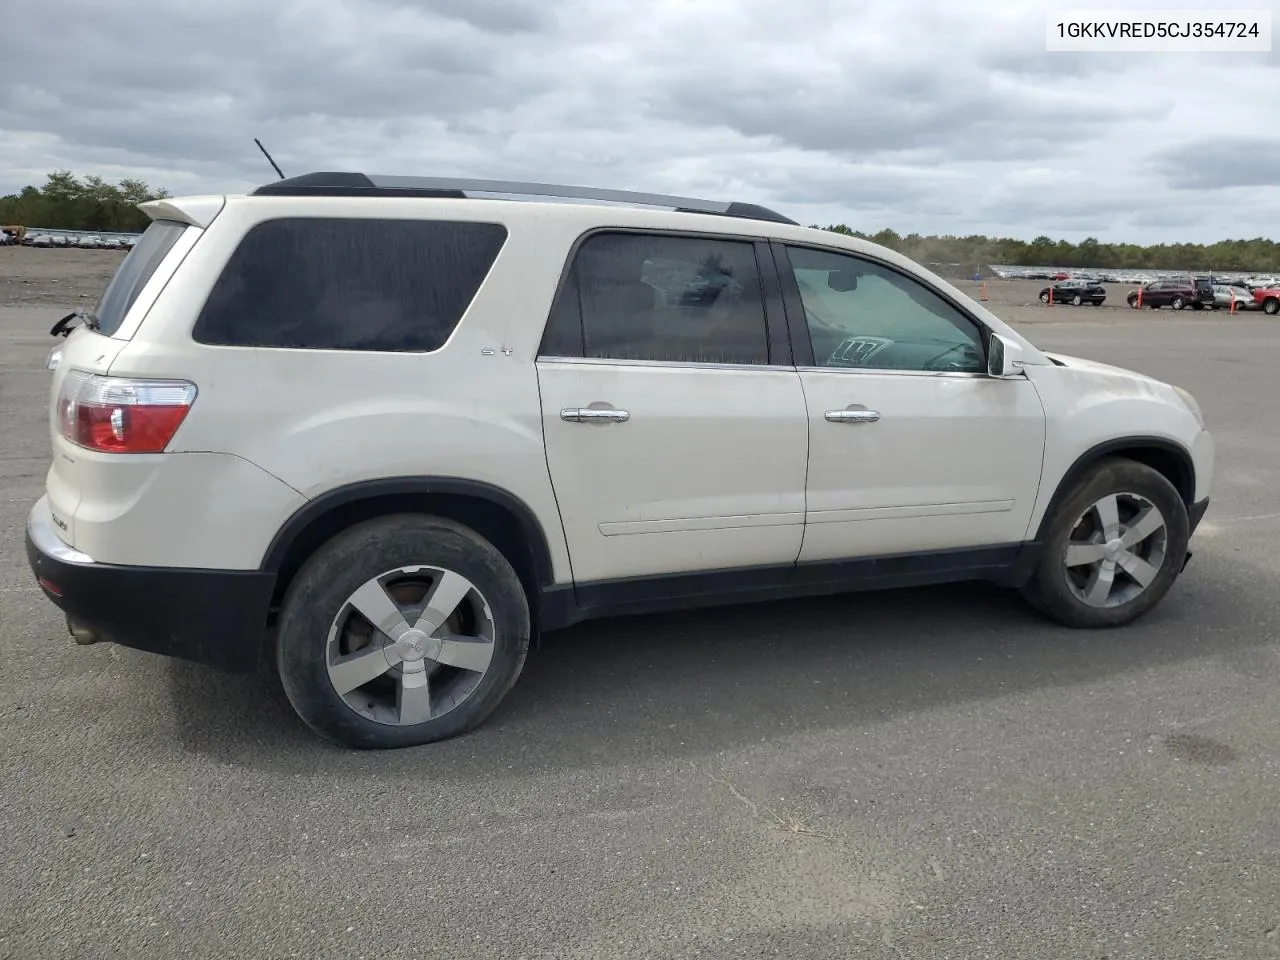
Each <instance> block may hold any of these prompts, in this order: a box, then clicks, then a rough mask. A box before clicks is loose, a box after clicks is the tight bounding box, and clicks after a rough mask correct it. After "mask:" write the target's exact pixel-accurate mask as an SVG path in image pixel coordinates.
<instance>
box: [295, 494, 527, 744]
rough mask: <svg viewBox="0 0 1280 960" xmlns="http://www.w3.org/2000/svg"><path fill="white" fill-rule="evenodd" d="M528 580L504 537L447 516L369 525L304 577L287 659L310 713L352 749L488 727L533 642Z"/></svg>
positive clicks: (299, 704)
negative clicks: (500, 546) (491, 537)
mask: <svg viewBox="0 0 1280 960" xmlns="http://www.w3.org/2000/svg"><path fill="white" fill-rule="evenodd" d="M529 633H530V619H529V607H528V601H527V599H526V597H525V593H524V589H523V587H522V586H521V583H520V578H519V577H518V576H517V575H516V573H515V571H514V570H513V569H512V567H511V565H510V563H508V562H507V560H506V558H505V557H504V556H503V555H502V554H501V553H500V552H499V551H498V550H497V548H495V547H494V546H493V545H492V544H491V543H489V542H488V541H487V540H485V539H484V538H483V537H481V536H480V535H479V534H477V533H475V532H474V531H473V530H470V529H469V528H467V527H464V526H462V525H460V524H457V523H454V522H453V521H450V520H445V519H442V518H438V517H429V516H423V515H418V514H406V515H399V516H392V517H384V518H380V519H378V520H372V521H369V522H367V523H363V524H360V525H358V526H356V527H353V528H352V529H350V530H348V531H346V532H344V533H342V534H339V535H338V536H337V537H335V538H334V539H333V540H331V541H330V542H329V543H327V544H325V545H324V546H323V547H321V548H320V549H319V550H318V551H317V552H316V553H315V554H314V555H313V556H312V557H311V559H310V560H308V561H307V563H306V564H305V565H304V567H303V568H302V570H301V571H299V573H298V575H297V577H296V578H295V579H294V581H293V583H292V584H291V585H290V588H289V591H288V594H287V596H286V597H285V601H284V605H283V609H282V612H281V616H280V627H279V634H278V641H277V655H276V662H277V667H278V669H279V671H280V679H281V683H282V684H283V686H284V689H285V693H286V694H287V695H288V697H289V701H290V702H291V703H292V704H293V707H294V709H295V710H296V711H297V712H298V715H299V716H300V717H302V719H303V720H304V721H305V722H306V723H307V725H308V726H310V727H311V728H312V729H313V730H315V731H316V732H317V733H319V734H320V735H321V736H324V737H326V738H328V739H330V740H333V741H335V742H338V743H341V744H343V745H345V746H350V747H362V748H386V747H407V746H414V745H417V744H423V743H431V742H433V741H436V740H444V739H446V738H448V737H453V736H456V735H458V734H460V733H464V732H466V731H468V730H470V729H472V728H474V727H476V726H478V725H479V724H480V723H481V722H482V721H483V720H484V719H485V718H486V717H488V716H489V714H490V713H492V711H493V710H494V708H495V707H497V705H498V704H499V703H500V702H501V701H502V699H503V697H505V696H506V694H507V692H508V691H509V690H510V689H511V687H512V685H513V684H514V683H515V681H516V678H517V677H518V676H519V675H520V671H521V669H522V668H523V666H524V660H525V655H526V653H527V652H528V647H529Z"/></svg>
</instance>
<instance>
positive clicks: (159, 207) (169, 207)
mask: <svg viewBox="0 0 1280 960" xmlns="http://www.w3.org/2000/svg"><path fill="white" fill-rule="evenodd" d="M226 205H227V198H226V197H225V196H223V195H221V194H217V195H211V196H206V197H166V198H165V199H164V200H148V201H147V202H146V203H140V204H138V209H139V210H141V211H142V212H143V213H145V214H146V215H147V216H148V217H150V218H151V219H152V220H176V221H178V222H179V223H187V224H190V225H191V226H193V227H199V228H200V229H201V230H203V229H204V228H205V227H207V226H209V224H211V223H213V218H214V217H216V216H217V215H218V214H219V213H221V212H222V208H223V207H225V206H226Z"/></svg>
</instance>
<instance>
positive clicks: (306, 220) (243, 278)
mask: <svg viewBox="0 0 1280 960" xmlns="http://www.w3.org/2000/svg"><path fill="white" fill-rule="evenodd" d="M506 238H507V230H506V228H505V227H503V226H502V225H500V224H495V223H472V222H456V221H445V220H376V219H349V218H319V217H316V218H312V217H296V218H283V219H278V220H268V221H266V222H263V223H260V224H258V225H256V226H255V227H253V228H252V229H251V230H250V231H249V232H248V233H247V234H246V235H245V237H244V239H243V240H242V241H241V243H240V246H239V247H237V249H236V251H235V253H234V254H232V256H231V259H230V260H229V261H228V263H227V265H226V267H225V268H224V269H223V271H222V275H221V276H220V277H219V278H218V281H217V282H216V283H215V285H214V288H213V290H212V291H211V292H210V295H209V298H208V300H207V301H206V302H205V305H204V308H203V309H202V310H201V312H200V316H199V317H198V318H197V319H196V323H195V326H194V328H193V330H192V336H193V338H194V339H195V340H196V341H197V342H199V343H206V344H210V345H219V346H237V347H279V348H286V347H287V348H298V349H309V350H376V351H388V352H409V353H415V352H430V351H432V350H437V349H439V348H440V347H441V346H442V345H443V344H444V342H445V341H446V340H447V339H448V338H449V335H450V334H451V333H453V330H454V328H455V327H456V326H457V325H458V321H459V320H461V319H462V315H463V314H464V313H465V312H466V310H467V307H468V306H470V304H471V301H472V299H474V297H475V295H476V292H477V291H478V290H479V289H480V284H481V283H482V282H483V281H484V278H485V276H486V275H487V274H488V272H489V269H490V268H491V267H492V266H493V262H494V260H495V259H496V258H497V256H498V252H499V251H500V250H501V249H502V246H503V244H504V243H505V242H506Z"/></svg>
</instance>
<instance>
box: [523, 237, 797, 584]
mask: <svg viewBox="0 0 1280 960" xmlns="http://www.w3.org/2000/svg"><path fill="white" fill-rule="evenodd" d="M758 256H763V257H765V258H768V257H769V256H770V252H769V248H768V247H767V245H763V244H760V245H757V244H754V243H752V242H751V241H747V240H742V241H739V240H735V239H706V238H695V237H688V236H679V235H662V234H642V233H634V232H605V233H597V234H594V235H592V236H590V237H588V238H587V239H586V240H585V241H584V242H583V243H582V244H581V245H580V247H579V248H578V250H577V252H576V254H575V256H574V262H573V264H572V267H571V269H570V272H569V274H568V276H567V278H566V281H565V283H564V284H563V285H562V289H561V291H560V293H559V295H558V296H557V298H556V304H555V307H554V309H553V311H552V317H551V320H550V323H549V325H548V329H547V333H546V336H545V337H544V340H543V345H542V349H541V350H540V357H539V360H538V383H539V388H540V390H541V394H542V416H543V430H544V433H545V441H546V448H547V463H548V465H549V467H550V471H551V481H552V486H553V487H554V490H555V495H556V500H557V502H558V503H559V507H560V515H561V519H562V521H563V524H564V531H565V537H566V540H567V542H568V548H569V557H570V561H571V563H572V567H573V575H574V580H575V582H576V583H577V584H578V585H579V586H581V585H582V584H584V583H593V582H594V583H598V582H600V581H613V580H619V579H625V578H634V577H646V576H653V575H658V574H672V573H681V572H694V571H724V570H731V569H740V568H744V567H779V566H781V567H784V568H785V567H789V566H790V565H791V564H794V562H795V560H796V557H797V555H798V554H799V552H800V545H801V538H802V536H803V530H804V496H805V489H804V487H805V479H804V478H805V469H806V457H807V454H808V449H807V447H808V427H807V423H806V415H805V403H804V393H803V391H802V389H801V386H800V378H799V375H798V374H797V373H796V371H795V369H794V368H793V367H792V366H791V365H790V364H789V363H788V362H787V361H786V360H784V359H783V357H782V355H781V354H780V352H779V351H781V350H783V349H785V347H784V344H783V343H779V342H777V341H778V340H779V339H780V338H779V337H778V336H776V335H775V334H776V333H781V334H782V335H783V336H785V330H784V328H783V324H784V323H785V319H784V318H783V316H782V314H781V307H780V304H779V303H778V302H777V300H776V298H772V299H771V302H770V305H769V308H768V310H766V306H765V297H764V296H763V294H762V279H761V270H760V268H759V264H758V260H757V257H758ZM775 315H776V316H775ZM771 320H772V324H771ZM771 326H772V328H773V330H774V333H773V334H771ZM788 359H789V358H788Z"/></svg>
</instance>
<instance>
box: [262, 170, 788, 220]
mask: <svg viewBox="0 0 1280 960" xmlns="http://www.w3.org/2000/svg"><path fill="white" fill-rule="evenodd" d="M473 194H505V195H507V196H522V197H555V198H558V199H561V200H599V201H603V202H608V203H627V204H632V205H636V206H649V207H670V208H673V209H674V210H676V211H677V212H679V213H709V214H715V215H717V216H722V217H740V218H742V219H746V220H767V221H770V222H772V223H786V224H791V225H793V226H798V224H797V223H796V221H795V220H792V219H791V218H789V217H784V216H783V215H782V214H780V213H777V212H776V211H773V210H770V209H769V208H768V207H761V206H758V205H757V204H754V203H737V202H726V201H723V200H696V199H694V198H692V197H673V196H667V195H665V194H660V193H637V192H634V191H631V190H600V189H596V188H594V187H571V186H563V185H559V184H552V183H525V182H522V181H518V180H468V179H459V178H455V177H394V176H378V175H372V176H371V175H369V174H364V173H340V172H333V173H304V174H302V175H301V176H297V177H290V178H288V179H287V180H277V181H275V182H274V183H269V184H266V185H265V186H262V187H259V188H258V189H257V190H255V191H253V194H252V195H253V196H255V197H299V196H308V197H379V196H380V197H435V198H446V199H466V198H468V197H470V196H472V195H473Z"/></svg>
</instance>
